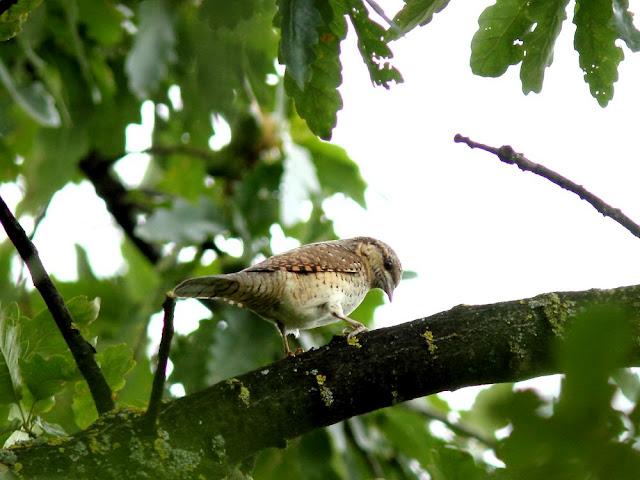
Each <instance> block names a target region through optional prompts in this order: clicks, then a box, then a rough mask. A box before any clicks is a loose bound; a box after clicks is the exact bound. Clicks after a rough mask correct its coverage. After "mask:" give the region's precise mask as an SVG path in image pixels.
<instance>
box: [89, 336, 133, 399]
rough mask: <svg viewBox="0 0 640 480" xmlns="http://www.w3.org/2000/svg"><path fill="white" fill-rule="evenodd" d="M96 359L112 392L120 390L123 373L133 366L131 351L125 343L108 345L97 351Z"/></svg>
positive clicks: (122, 386)
mask: <svg viewBox="0 0 640 480" xmlns="http://www.w3.org/2000/svg"><path fill="white" fill-rule="evenodd" d="M96 361H97V362H98V364H99V365H100V369H101V370H102V374H103V375H104V378H106V380H107V383H108V384H109V386H110V387H111V389H112V390H113V391H114V392H117V391H119V390H122V389H123V388H124V385H125V383H126V382H125V379H124V377H125V375H126V374H127V373H129V372H130V371H131V369H133V367H135V365H136V362H135V360H134V359H133V351H132V350H131V348H129V346H128V345H127V344H125V343H121V344H119V345H110V346H108V347H107V348H105V349H104V350H102V351H100V352H98V354H97V355H96Z"/></svg>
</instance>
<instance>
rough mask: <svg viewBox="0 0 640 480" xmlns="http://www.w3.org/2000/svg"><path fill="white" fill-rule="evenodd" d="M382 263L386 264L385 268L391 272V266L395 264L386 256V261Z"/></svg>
mask: <svg viewBox="0 0 640 480" xmlns="http://www.w3.org/2000/svg"><path fill="white" fill-rule="evenodd" d="M382 265H383V266H384V269H385V270H387V271H388V272H390V271H391V268H392V267H393V264H392V263H391V259H390V258H385V259H384V263H383V264H382Z"/></svg>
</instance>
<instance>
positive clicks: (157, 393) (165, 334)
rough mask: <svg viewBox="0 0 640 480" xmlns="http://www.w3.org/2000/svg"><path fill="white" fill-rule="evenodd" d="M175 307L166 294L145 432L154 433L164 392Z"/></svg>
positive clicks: (174, 300) (172, 300) (171, 299)
mask: <svg viewBox="0 0 640 480" xmlns="http://www.w3.org/2000/svg"><path fill="white" fill-rule="evenodd" d="M175 307H176V299H175V298H174V297H171V296H169V295H167V296H166V298H165V300H164V303H163V304H162V308H163V310H164V325H163V327H162V337H161V338H160V346H159V347H158V366H157V367H156V374H155V375H154V377H153V387H152V389H151V396H150V397H149V406H148V407H147V412H146V413H145V424H146V425H145V430H146V431H147V433H155V429H156V420H157V419H158V411H159V410H160V402H161V401H162V394H163V393H164V384H165V381H166V377H167V362H168V360H169V353H170V352H171V339H172V338H173V311H174V309H175Z"/></svg>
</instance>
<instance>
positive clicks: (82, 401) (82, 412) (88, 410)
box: [71, 381, 98, 430]
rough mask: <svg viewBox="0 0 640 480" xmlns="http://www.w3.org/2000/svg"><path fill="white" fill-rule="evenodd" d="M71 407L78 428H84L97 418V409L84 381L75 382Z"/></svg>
mask: <svg viewBox="0 0 640 480" xmlns="http://www.w3.org/2000/svg"><path fill="white" fill-rule="evenodd" d="M71 409H72V410H73V418H74V420H75V422H76V425H78V428H80V430H84V429H86V428H87V427H89V425H91V424H92V423H93V422H95V421H96V420H97V419H98V411H97V410H96V406H95V404H94V403H93V397H92V396H91V392H90V391H89V387H88V386H87V384H86V383H85V382H84V381H82V382H77V383H76V386H75V391H74V393H73V403H72V404H71Z"/></svg>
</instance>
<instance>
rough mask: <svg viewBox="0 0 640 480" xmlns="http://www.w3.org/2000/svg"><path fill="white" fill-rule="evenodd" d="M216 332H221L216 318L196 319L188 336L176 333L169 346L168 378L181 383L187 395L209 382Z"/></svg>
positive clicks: (211, 378) (212, 374)
mask: <svg viewBox="0 0 640 480" xmlns="http://www.w3.org/2000/svg"><path fill="white" fill-rule="evenodd" d="M217 335H225V333H224V331H223V330H222V329H221V328H219V325H218V320H210V319H205V320H200V323H199V324H198V328H196V329H195V330H194V331H193V332H191V333H189V334H188V335H176V338H175V339H174V341H173V347H172V348H171V362H172V363H173V365H174V368H173V371H172V372H171V376H170V377H169V381H170V382H171V383H181V384H182V385H183V386H184V389H185V391H186V393H187V394H190V393H193V392H197V391H199V390H203V389H204V388H205V387H207V386H209V385H211V384H213V376H214V371H213V368H214V364H213V355H212V353H213V345H214V341H215V339H216V336H217Z"/></svg>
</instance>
